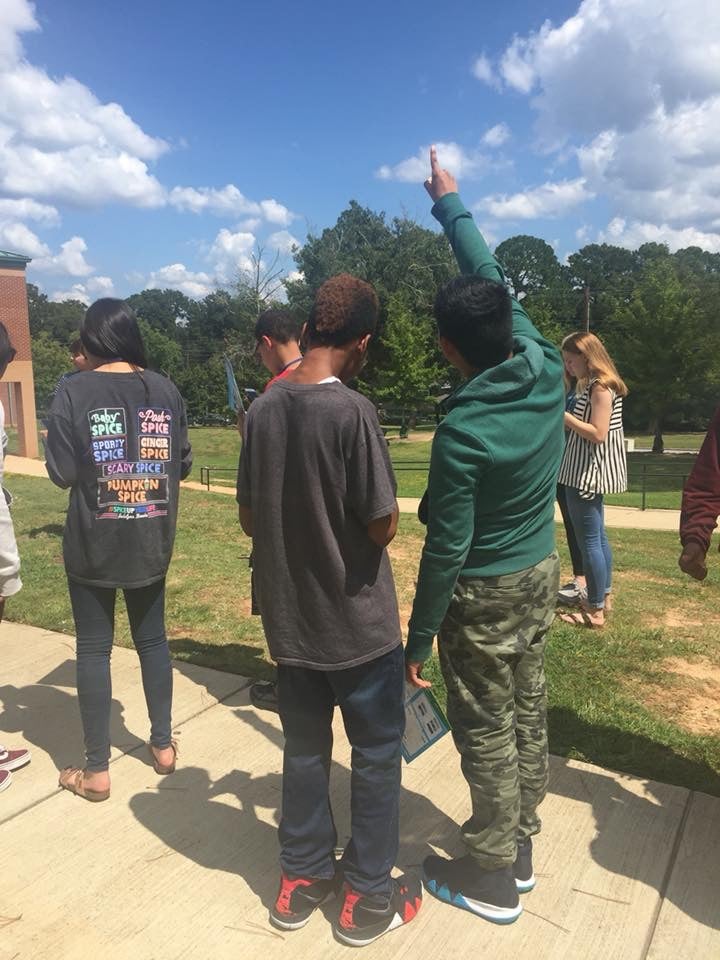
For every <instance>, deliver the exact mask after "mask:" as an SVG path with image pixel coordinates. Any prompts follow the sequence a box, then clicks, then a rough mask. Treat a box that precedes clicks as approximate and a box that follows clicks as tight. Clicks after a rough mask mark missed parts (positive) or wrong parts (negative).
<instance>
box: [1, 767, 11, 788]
mask: <svg viewBox="0 0 720 960" xmlns="http://www.w3.org/2000/svg"><path fill="white" fill-rule="evenodd" d="M11 783H12V774H11V773H10V771H9V770H0V791H2V790H7V788H8V787H9V786H10V784H11Z"/></svg>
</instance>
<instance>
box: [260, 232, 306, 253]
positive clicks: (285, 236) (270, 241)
mask: <svg viewBox="0 0 720 960" xmlns="http://www.w3.org/2000/svg"><path fill="white" fill-rule="evenodd" d="M265 244H266V245H267V246H268V247H270V248H271V249H272V250H278V251H279V252H280V253H292V251H293V248H294V247H299V246H300V241H299V240H298V239H297V237H294V236H293V235H292V234H291V233H289V232H288V231H287V230H278V231H277V233H271V234H270V236H269V237H268V238H267V240H266V241H265Z"/></svg>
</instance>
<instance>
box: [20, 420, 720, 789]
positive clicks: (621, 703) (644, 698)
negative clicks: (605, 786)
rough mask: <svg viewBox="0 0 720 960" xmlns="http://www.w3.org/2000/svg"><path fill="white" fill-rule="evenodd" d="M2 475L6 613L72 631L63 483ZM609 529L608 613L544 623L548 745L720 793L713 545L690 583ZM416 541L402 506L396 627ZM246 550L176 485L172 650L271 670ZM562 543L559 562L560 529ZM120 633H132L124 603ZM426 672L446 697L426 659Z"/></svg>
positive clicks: (718, 584)
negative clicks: (11, 529) (598, 623)
mask: <svg viewBox="0 0 720 960" xmlns="http://www.w3.org/2000/svg"><path fill="white" fill-rule="evenodd" d="M221 432H222V433H223V434H225V433H226V431H221ZM227 435H228V438H229V439H232V435H231V434H230V433H229V432H227ZM8 485H9V486H10V489H11V490H12V492H13V493H14V495H15V504H14V506H13V518H14V522H15V527H16V531H17V536H18V542H19V546H20V552H21V556H22V561H23V580H24V589H23V590H22V591H21V593H19V594H18V595H17V596H16V597H13V598H12V599H11V600H10V601H8V605H7V616H8V619H11V620H18V621H20V622H23V623H31V624H36V625H38V626H41V627H45V628H47V629H51V630H59V631H63V632H65V633H68V634H72V632H73V626H72V616H71V612H70V604H69V601H68V597H67V590H66V584H65V578H64V573H63V566H62V557H61V536H62V523H63V516H64V509H65V503H66V494H64V493H63V492H62V491H59V490H57V489H56V488H54V487H53V486H51V484H50V483H49V482H48V481H46V480H42V479H36V478H30V477H18V476H13V475H11V476H9V477H8ZM561 536H562V535H561V534H560V537H561ZM610 538H611V541H612V545H613V549H614V551H615V561H616V581H615V589H616V609H615V611H614V612H613V615H612V618H611V620H610V621H609V625H608V626H607V627H606V629H605V630H603V631H587V630H577V629H574V628H572V627H569V626H566V625H563V624H559V623H558V624H557V625H556V626H554V627H553V629H552V632H551V637H550V641H549V647H548V655H547V672H548V679H549V706H550V709H549V723H550V732H551V748H552V750H553V752H554V753H556V754H560V755H563V756H570V757H574V758H578V759H582V760H587V761H590V762H593V763H597V764H600V765H602V766H606V767H609V768H612V769H616V770H622V771H626V772H629V773H633V774H636V775H639V776H644V777H648V778H653V779H657V780H663V781H667V782H670V783H678V784H682V785H685V786H688V787H693V788H697V789H700V790H704V791H705V792H708V793H712V794H715V795H720V648H719V647H718V644H717V633H718V629H719V627H720V563H718V561H717V559H716V558H715V557H712V558H711V575H710V577H709V578H708V580H707V581H706V582H705V583H702V584H698V583H695V582H694V581H689V580H688V579H686V578H685V577H683V576H682V575H681V574H680V573H679V571H678V569H677V565H676V561H677V554H678V544H677V537H676V535H675V534H672V533H661V532H652V531H634V530H612V531H610ZM422 540H423V528H422V527H421V526H420V524H419V523H418V522H417V521H416V520H415V519H414V518H412V517H410V516H403V518H402V521H401V525H400V532H399V534H398V536H397V538H396V540H395V541H394V543H393V544H392V545H391V556H392V559H393V567H394V570H395V579H396V583H397V589H398V598H399V602H400V608H401V619H402V623H403V626H404V625H405V624H406V622H407V618H408V616H409V613H410V609H411V606H412V597H413V591H414V582H415V579H416V576H417V565H418V559H419V555H420V550H421V547H422ZM248 552H249V541H248V540H247V539H246V538H245V537H244V536H243V535H242V533H241V531H240V529H239V527H238V525H237V522H236V513H235V509H234V503H233V501H232V500H231V499H230V498H229V497H224V496H218V495H215V494H206V493H201V492H195V491H183V494H182V500H181V509H180V516H179V523H178V536H177V544H176V550H175V556H174V559H173V562H172V566H171V568H170V573H169V576H168V602H167V623H168V635H169V640H170V647H171V650H172V654H173V656H174V657H175V658H177V659H180V660H186V661H189V662H193V663H199V664H203V665H206V666H210V667H216V668H218V669H221V670H228V671H231V672H236V673H240V674H244V675H247V676H258V677H268V676H270V675H271V673H272V667H271V665H270V663H269V661H268V659H267V653H266V649H265V644H264V638H263V633H262V627H261V624H260V621H259V619H258V618H257V617H251V616H250V601H249V596H250V584H249V575H248V567H247V556H248ZM561 552H562V554H563V560H564V565H565V569H566V570H567V562H566V561H567V557H566V554H565V551H564V544H563V543H562V542H561ZM120 606H121V605H119V613H120ZM118 642H119V643H121V644H122V645H125V646H127V645H129V642H130V641H129V636H128V629H127V623H126V620H125V615H124V612H122V613H120V615H119V617H118ZM428 674H429V675H430V676H432V677H433V678H434V682H435V687H436V691H437V693H438V696H439V697H440V699H441V700H443V699H444V689H443V685H442V680H441V679H440V677H439V674H438V669H437V664H436V662H435V661H434V660H433V661H431V663H430V665H429V669H428Z"/></svg>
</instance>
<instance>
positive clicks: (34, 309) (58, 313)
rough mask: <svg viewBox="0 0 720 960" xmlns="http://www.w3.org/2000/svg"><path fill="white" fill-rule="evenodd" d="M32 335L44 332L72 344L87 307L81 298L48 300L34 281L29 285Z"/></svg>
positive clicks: (28, 295)
mask: <svg viewBox="0 0 720 960" xmlns="http://www.w3.org/2000/svg"><path fill="white" fill-rule="evenodd" d="M27 297H28V319H29V321H30V335H31V336H33V337H34V336H37V335H38V334H40V333H44V334H46V335H47V336H49V337H50V338H51V339H53V340H56V341H57V342H58V343H62V344H68V345H69V344H70V343H71V342H72V340H73V339H74V338H75V337H77V335H78V330H79V329H80V324H81V323H82V319H83V317H84V316H85V311H86V310H87V307H86V306H85V304H84V303H81V302H80V301H79V300H63V301H62V302H61V303H55V302H54V301H52V300H48V298H47V296H46V295H45V294H44V293H42V292H41V291H40V290H39V289H38V288H37V287H36V286H35V284H34V283H28V285H27Z"/></svg>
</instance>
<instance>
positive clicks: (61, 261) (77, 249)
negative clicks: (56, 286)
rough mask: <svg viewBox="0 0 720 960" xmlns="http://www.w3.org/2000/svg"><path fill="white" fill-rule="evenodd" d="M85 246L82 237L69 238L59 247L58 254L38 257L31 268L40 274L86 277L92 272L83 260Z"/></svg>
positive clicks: (92, 268) (91, 268)
mask: <svg viewBox="0 0 720 960" xmlns="http://www.w3.org/2000/svg"><path fill="white" fill-rule="evenodd" d="M86 250H87V244H86V243H85V241H84V240H83V238H82V237H71V238H70V239H69V240H66V241H65V243H62V244H61V245H60V252H59V253H56V254H55V255H54V256H53V255H49V256H44V257H38V259H36V260H34V261H33V268H34V269H35V270H39V271H40V272H41V273H62V274H65V275H66V276H70V277H87V276H89V275H90V274H91V273H92V272H93V270H94V269H95V268H94V267H92V266H91V265H90V264H89V263H88V262H87V260H86V259H85V256H84V254H85V251H86Z"/></svg>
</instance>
